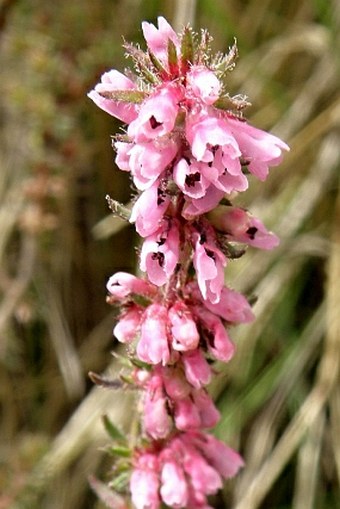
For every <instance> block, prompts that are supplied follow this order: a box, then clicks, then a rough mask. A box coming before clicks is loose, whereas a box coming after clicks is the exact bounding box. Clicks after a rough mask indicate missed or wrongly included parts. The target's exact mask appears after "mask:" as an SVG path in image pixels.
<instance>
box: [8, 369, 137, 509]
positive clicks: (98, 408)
mask: <svg viewBox="0 0 340 509" xmlns="http://www.w3.org/2000/svg"><path fill="white" fill-rule="evenodd" d="M110 375H111V373H110ZM131 397H132V396H131ZM131 397H129V394H127V393H126V392H124V393H123V392H122V391H111V390H104V389H102V388H100V387H94V388H93V389H92V390H91V392H90V393H89V394H88V396H87V397H86V398H85V399H84V400H83V402H82V403H81V404H80V405H79V407H78V408H77V410H76V411H75V412H74V413H73V415H72V417H71V418H70V419H69V421H68V422H67V424H66V425H65V426H64V428H63V429H62V430H61V432H60V433H59V434H58V435H57V436H56V438H55V439H54V441H53V443H52V445H51V447H50V449H49V451H48V452H47V454H46V455H45V456H44V457H43V458H42V460H41V461H40V462H39V463H38V464H37V465H36V466H35V468H34V470H33V472H32V473H31V475H30V477H29V479H28V481H27V483H26V486H25V488H24V489H23V491H22V493H21V495H20V496H19V497H18V499H17V501H16V502H15V504H14V505H13V506H11V509H31V508H32V507H36V505H35V504H36V503H37V501H38V500H39V497H40V495H41V494H42V493H43V492H44V491H46V489H48V487H49V486H50V483H52V482H53V479H54V478H55V477H56V476H57V475H58V474H60V473H61V472H63V470H65V469H66V468H67V467H68V466H69V465H70V463H72V461H74V460H75V459H76V458H77V457H78V456H79V454H80V453H82V452H83V451H84V450H85V449H86V448H87V447H88V445H89V444H90V443H91V444H92V446H93V443H96V445H97V446H99V445H102V444H104V443H105V435H104V429H103V426H102V423H101V417H102V415H104V414H108V415H109V416H110V419H111V420H112V422H114V423H115V425H117V426H118V427H121V428H122V429H128V426H129V424H130V423H131V412H132V409H133V405H132V402H131ZM108 409H110V410H109V411H108Z"/></svg>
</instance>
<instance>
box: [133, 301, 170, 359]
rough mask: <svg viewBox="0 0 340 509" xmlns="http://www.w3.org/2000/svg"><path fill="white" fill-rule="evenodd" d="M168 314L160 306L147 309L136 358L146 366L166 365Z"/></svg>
mask: <svg viewBox="0 0 340 509" xmlns="http://www.w3.org/2000/svg"><path fill="white" fill-rule="evenodd" d="M167 318H168V312H167V309H166V307H165V306H162V305H161V304H151V305H150V306H148V307H147V309H146V311H145V313H144V316H143V322H142V326H141V335H140V340H139V342H138V345H137V350H136V353H137V356H138V358H139V359H140V360H141V361H143V362H147V363H148V364H159V363H162V364H163V365H165V364H167V363H168V362H169V360H170V350H169V345H168V334H167Z"/></svg>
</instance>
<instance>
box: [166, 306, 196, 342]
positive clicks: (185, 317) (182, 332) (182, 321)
mask: <svg viewBox="0 0 340 509" xmlns="http://www.w3.org/2000/svg"><path fill="white" fill-rule="evenodd" d="M168 317H169V324H170V327H171V334H172V337H173V340H172V348H173V349H174V350H178V351H188V350H194V349H196V348H197V346H198V342H199V334H198V330H197V326H196V323H195V321H194V319H193V317H192V315H191V313H190V310H189V308H188V307H187V306H186V304H185V303H184V302H183V301H177V302H176V303H175V304H174V305H173V306H172V307H171V308H170V309H169V313H168Z"/></svg>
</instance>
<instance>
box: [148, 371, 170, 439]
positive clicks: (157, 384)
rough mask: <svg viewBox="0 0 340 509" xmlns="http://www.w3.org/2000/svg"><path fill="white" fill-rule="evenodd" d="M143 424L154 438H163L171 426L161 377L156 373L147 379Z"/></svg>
mask: <svg viewBox="0 0 340 509" xmlns="http://www.w3.org/2000/svg"><path fill="white" fill-rule="evenodd" d="M143 425H144V430H145V431H146V433H147V434H148V435H150V436H151V437H152V438H154V439H155V440H157V439H161V438H165V437H166V436H167V435H168V434H169V433H170V431H171V428H172V421H171V417H170V415H169V413H168V411H167V400H166V397H165V394H164V390H163V382H162V378H161V376H160V375H159V374H157V373H156V374H154V375H153V376H152V378H151V379H150V380H149V381H148V384H147V391H145V395H144V412H143Z"/></svg>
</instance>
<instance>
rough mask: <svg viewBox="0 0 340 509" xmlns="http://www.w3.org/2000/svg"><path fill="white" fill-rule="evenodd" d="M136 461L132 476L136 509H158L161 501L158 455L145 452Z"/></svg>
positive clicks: (131, 485)
mask: <svg viewBox="0 0 340 509" xmlns="http://www.w3.org/2000/svg"><path fill="white" fill-rule="evenodd" d="M136 463H137V464H136V465H135V467H134V469H133V472H132V474H131V478H130V491H131V495H132V502H133V504H134V506H135V507H136V509H158V508H159V507H160V502H161V501H160V496H159V488H160V479H159V473H158V470H159V467H158V461H157V457H156V456H155V455H154V454H150V453H144V454H142V455H141V456H140V457H139V458H138V461H137V462H136Z"/></svg>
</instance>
